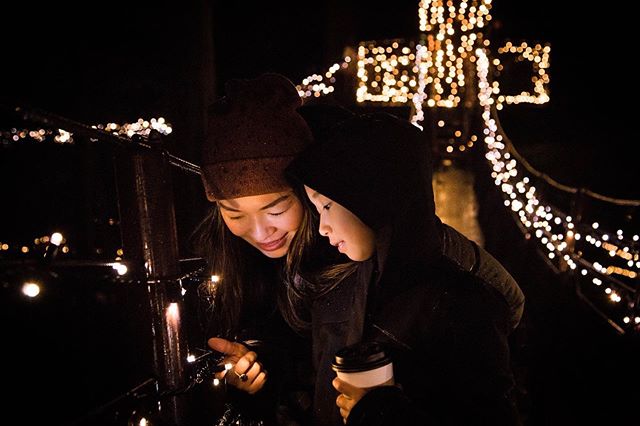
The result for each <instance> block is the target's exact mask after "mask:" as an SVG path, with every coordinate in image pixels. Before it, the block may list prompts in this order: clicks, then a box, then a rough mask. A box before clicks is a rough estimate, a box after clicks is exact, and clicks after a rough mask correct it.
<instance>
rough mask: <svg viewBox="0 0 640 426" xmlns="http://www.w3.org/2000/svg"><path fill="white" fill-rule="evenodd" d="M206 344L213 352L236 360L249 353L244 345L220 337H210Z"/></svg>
mask: <svg viewBox="0 0 640 426" xmlns="http://www.w3.org/2000/svg"><path fill="white" fill-rule="evenodd" d="M207 344H208V345H209V347H210V348H211V349H213V350H214V351H217V352H220V353H223V354H225V355H231V356H235V357H237V358H240V357H241V356H242V355H244V354H245V353H247V352H248V351H249V349H247V347H246V346H245V345H243V344H241V343H237V342H232V341H230V340H227V339H223V338H221V337H212V338H210V339H209V340H208V341H207Z"/></svg>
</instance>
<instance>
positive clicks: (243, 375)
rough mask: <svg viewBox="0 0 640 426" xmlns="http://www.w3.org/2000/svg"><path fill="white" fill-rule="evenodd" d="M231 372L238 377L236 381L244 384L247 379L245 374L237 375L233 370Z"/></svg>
mask: <svg viewBox="0 0 640 426" xmlns="http://www.w3.org/2000/svg"><path fill="white" fill-rule="evenodd" d="M233 372H234V373H236V376H238V379H240V381H241V382H246V381H247V379H249V377H247V374H246V373H242V374H238V372H237V371H236V370H233Z"/></svg>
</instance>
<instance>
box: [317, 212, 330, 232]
mask: <svg viewBox="0 0 640 426" xmlns="http://www.w3.org/2000/svg"><path fill="white" fill-rule="evenodd" d="M330 231H331V227H330V226H329V224H327V221H326V220H324V219H323V218H322V215H321V216H320V224H319V225H318V232H319V233H320V235H322V236H323V237H328V236H329V232H330Z"/></svg>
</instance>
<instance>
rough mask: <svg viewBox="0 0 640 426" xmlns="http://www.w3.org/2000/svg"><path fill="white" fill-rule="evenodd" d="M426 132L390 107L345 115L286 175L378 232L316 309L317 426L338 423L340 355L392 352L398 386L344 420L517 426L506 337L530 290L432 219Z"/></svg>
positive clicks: (370, 396)
mask: <svg viewBox="0 0 640 426" xmlns="http://www.w3.org/2000/svg"><path fill="white" fill-rule="evenodd" d="M428 153H429V149H428V146H427V145H426V144H425V143H424V140H423V134H422V132H420V131H419V130H418V129H416V128H415V127H413V126H411V125H410V124H408V123H407V122H405V121H403V120H400V119H397V118H395V117H393V116H390V115H388V114H371V115H366V116H360V117H356V118H353V119H349V120H346V121H345V122H344V123H342V124H341V125H339V126H337V127H336V128H335V129H333V130H332V131H331V132H329V133H328V134H327V137H326V140H324V141H319V143H317V144H315V145H312V147H310V148H309V149H308V150H307V151H306V152H305V153H303V154H302V155H301V156H299V157H298V158H297V159H296V160H294V162H293V163H292V164H291V165H290V167H289V169H288V171H289V173H290V176H291V177H292V178H293V179H297V180H298V181H299V182H302V183H304V184H306V185H308V186H309V187H311V188H313V189H314V190H316V191H318V192H319V193H321V194H322V195H324V196H326V197H328V198H330V199H332V200H334V201H336V202H338V203H339V204H341V205H343V206H344V207H346V208H347V209H349V210H350V211H351V212H353V213H354V214H356V215H357V216H358V217H359V218H360V219H361V220H362V221H363V222H364V223H365V224H367V225H368V226H369V227H370V228H372V229H373V230H374V231H375V232H376V239H377V247H376V254H375V255H374V257H373V258H372V259H369V260H367V261H365V262H360V264H359V266H358V269H357V271H356V272H355V273H354V274H352V275H351V276H350V277H348V278H347V279H346V280H344V281H343V282H342V283H340V284H339V285H338V286H337V287H336V289H335V290H334V291H333V292H330V293H328V294H325V295H324V296H323V297H321V298H319V299H317V300H315V301H314V304H313V307H312V322H313V345H314V349H313V350H314V360H315V362H316V363H317V366H318V376H317V383H316V395H315V404H316V406H315V410H316V418H317V419H318V422H317V424H323V425H324V424H327V425H330V424H331V425H338V424H340V421H341V420H340V417H339V413H338V409H337V407H336V406H335V398H336V396H337V393H336V391H335V390H334V389H333V387H332V386H331V380H332V379H333V377H335V375H334V373H333V372H332V371H331V370H330V362H331V361H332V360H333V354H334V353H335V350H337V349H339V348H340V347H341V346H344V345H348V344H351V343H355V342H358V341H366V340H377V341H379V342H382V343H384V344H385V345H387V347H388V351H389V353H390V354H391V357H392V359H393V365H394V375H395V380H396V383H397V384H398V386H397V387H384V388H376V389H374V390H371V391H370V392H368V393H367V394H366V395H365V396H364V397H363V399H361V400H360V401H359V402H358V404H356V406H355V407H354V409H353V410H352V412H351V414H350V416H349V419H348V424H357V425H397V424H402V425H406V424H419V425H430V424H434V425H437V424H446V425H484V424H487V425H489V424H491V425H514V424H519V421H518V416H517V412H516V410H515V406H514V404H513V398H512V395H511V392H512V390H513V387H514V380H513V376H512V373H511V370H510V360H509V348H508V342H507V337H508V334H509V333H510V332H511V330H512V329H513V326H514V324H516V323H517V321H519V318H520V315H521V309H522V293H521V292H520V291H519V289H518V288H517V284H516V283H515V281H513V279H512V278H511V277H510V275H509V274H508V273H507V272H506V271H505V270H504V268H502V267H501V266H500V265H499V263H498V262H497V261H495V259H493V258H492V257H491V256H490V255H489V254H488V253H486V252H484V251H481V250H480V249H479V248H477V247H476V248H477V250H476V248H474V246H473V245H469V244H471V243H470V242H469V241H468V240H467V239H466V238H464V237H462V236H461V235H460V234H459V233H457V232H456V231H454V230H452V229H450V228H448V227H446V226H443V225H442V223H441V222H440V220H439V219H438V217H437V216H436V214H435V205H434V198H433V192H432V186H431V166H430V162H429V158H428Z"/></svg>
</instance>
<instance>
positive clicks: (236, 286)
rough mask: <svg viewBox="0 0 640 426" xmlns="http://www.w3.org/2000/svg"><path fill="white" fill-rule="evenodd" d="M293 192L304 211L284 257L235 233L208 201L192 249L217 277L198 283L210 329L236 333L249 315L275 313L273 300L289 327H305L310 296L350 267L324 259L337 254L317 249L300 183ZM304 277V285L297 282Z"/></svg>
mask: <svg viewBox="0 0 640 426" xmlns="http://www.w3.org/2000/svg"><path fill="white" fill-rule="evenodd" d="M294 196H295V197H297V198H298V199H299V200H300V202H301V204H302V206H303V211H304V214H303V215H302V220H301V223H300V226H299V228H298V230H297V231H296V234H295V236H294V237H293V239H292V241H291V245H290V246H289V250H288V251H287V255H286V258H285V259H284V261H278V260H277V259H276V260H274V259H270V258H268V257H267V256H265V255H264V254H262V253H260V252H259V251H258V250H257V249H256V248H254V247H253V246H251V245H250V244H248V243H247V242H246V241H244V240H243V239H242V238H240V237H237V236H235V235H233V234H232V233H231V231H229V228H228V227H227V225H226V224H225V223H224V220H223V219H222V215H221V213H220V208H219V207H218V204H217V203H213V204H212V206H211V209H210V211H209V213H208V214H207V216H206V217H205V218H204V220H202V221H201V222H200V224H199V225H198V227H197V228H196V230H195V231H194V237H195V244H196V251H197V252H198V254H200V255H201V256H202V257H204V258H205V260H206V263H207V274H208V276H211V275H216V276H217V277H218V281H217V282H212V281H211V280H206V281H204V282H203V283H202V284H201V285H200V288H199V294H200V296H201V298H202V300H204V301H206V303H207V305H206V306H205V309H204V314H205V315H204V318H202V320H203V321H204V322H205V324H203V325H204V326H205V327H207V328H209V330H208V331H209V332H212V333H215V334H217V335H221V336H225V337H228V338H236V337H237V335H238V333H240V332H241V331H242V329H243V328H244V327H245V326H247V322H248V321H249V320H250V318H249V317H251V318H262V317H263V315H268V314H270V313H273V311H274V310H275V309H276V304H277V306H278V307H279V308H280V313H281V315H282V317H283V318H284V319H285V321H287V323H288V324H289V325H290V326H291V327H292V328H293V329H295V330H297V331H298V332H303V331H305V330H308V329H309V327H310V318H309V316H308V314H307V312H308V311H307V309H308V307H309V306H310V303H311V301H312V300H313V298H314V297H317V296H319V295H322V294H324V293H326V292H327V291H329V290H330V289H331V288H333V287H335V285H337V283H338V282H339V281H341V280H342V279H343V278H344V277H346V276H347V275H348V274H349V273H350V272H351V271H352V270H353V268H352V266H351V262H348V263H346V264H345V263H338V264H335V265H333V264H330V263H328V262H330V259H328V258H330V257H335V254H334V253H333V251H335V250H332V253H329V252H326V253H324V252H323V253H319V252H318V251H317V248H318V247H319V246H321V244H319V243H321V242H320V241H318V240H319V239H318V238H317V226H315V224H316V223H317V220H315V210H314V209H313V208H312V207H310V203H309V202H308V201H307V197H306V194H305V193H304V190H302V189H301V188H300V187H296V188H294ZM330 248H331V249H333V247H330ZM332 255H333V256H332ZM302 276H304V279H302V280H301V278H302ZM302 281H304V282H305V283H306V284H307V285H304V286H303V285H300V283H301V282H302ZM265 301H267V303H265ZM268 301H272V302H273V303H272V304H270V303H268ZM265 309H267V310H265ZM211 327H213V329H211Z"/></svg>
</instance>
